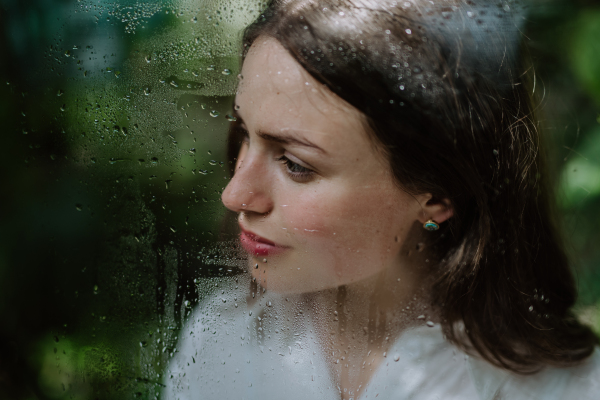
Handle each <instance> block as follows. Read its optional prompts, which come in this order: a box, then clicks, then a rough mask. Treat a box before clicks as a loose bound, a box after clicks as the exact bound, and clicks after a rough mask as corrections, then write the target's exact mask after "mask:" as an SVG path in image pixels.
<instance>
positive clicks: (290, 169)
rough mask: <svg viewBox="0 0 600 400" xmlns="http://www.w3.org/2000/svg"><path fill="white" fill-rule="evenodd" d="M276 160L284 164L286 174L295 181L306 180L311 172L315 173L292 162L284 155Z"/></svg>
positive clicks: (311, 174)
mask: <svg viewBox="0 0 600 400" xmlns="http://www.w3.org/2000/svg"><path fill="white" fill-rule="evenodd" d="M277 161H280V162H281V163H282V164H284V165H285V167H286V171H287V173H288V175H289V176H290V177H291V178H292V179H294V180H296V181H307V180H309V179H310V178H312V176H313V174H314V173H315V172H314V171H313V170H311V169H308V168H306V167H303V166H302V165H300V164H298V163H295V162H293V161H292V160H290V159H289V158H287V157H286V156H285V155H283V156H281V157H279V158H278V159H277Z"/></svg>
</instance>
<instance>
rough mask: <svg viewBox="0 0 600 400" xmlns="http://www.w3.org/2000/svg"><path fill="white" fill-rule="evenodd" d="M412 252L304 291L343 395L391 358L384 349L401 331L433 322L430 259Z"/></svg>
mask: <svg viewBox="0 0 600 400" xmlns="http://www.w3.org/2000/svg"><path fill="white" fill-rule="evenodd" d="M415 253H416V254H414V253H412V252H411V253H409V252H408V251H406V252H403V255H402V256H399V258H398V263H396V264H395V265H393V266H391V267H390V268H387V269H385V270H384V271H383V272H381V273H380V274H377V275H375V276H372V277H370V278H369V279H367V280H364V281H361V282H357V283H354V284H351V285H344V286H340V287H337V288H334V289H328V290H324V291H321V292H317V293H311V294H306V295H304V297H305V299H306V303H307V305H308V306H309V308H310V309H311V311H312V312H310V315H311V318H312V319H313V326H315V327H316V329H317V331H318V338H319V342H320V345H321V348H322V350H323V354H325V355H326V360H327V362H328V364H329V365H330V369H331V372H332V376H333V377H334V379H335V380H336V381H337V384H338V385H339V387H340V390H341V391H342V399H346V398H352V397H354V398H356V397H357V396H358V395H359V394H360V393H362V391H361V389H362V388H364V386H365V385H366V384H367V383H368V382H369V380H370V378H371V376H372V374H373V373H374V372H375V371H376V369H377V367H378V366H379V364H381V363H382V362H383V361H384V360H385V359H386V358H389V359H391V358H393V357H394V356H395V355H388V354H387V353H388V351H389V349H390V348H391V347H392V346H393V344H394V343H395V341H396V340H397V339H398V338H399V337H400V335H401V334H402V332H403V331H405V330H406V329H407V328H409V327H413V326H417V325H420V324H425V323H426V322H429V321H436V320H437V317H436V315H434V310H433V309H432V307H431V301H430V298H429V292H430V290H429V288H430V287H431V276H432V274H431V273H430V272H429V270H430V268H428V263H429V262H428V261H426V260H427V258H426V257H425V255H424V254H423V253H420V252H418V251H415ZM351 393H352V394H351Z"/></svg>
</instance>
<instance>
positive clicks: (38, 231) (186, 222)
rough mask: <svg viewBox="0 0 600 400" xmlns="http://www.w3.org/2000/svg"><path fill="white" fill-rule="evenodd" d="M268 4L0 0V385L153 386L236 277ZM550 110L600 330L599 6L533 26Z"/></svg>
mask: <svg viewBox="0 0 600 400" xmlns="http://www.w3.org/2000/svg"><path fill="white" fill-rule="evenodd" d="M260 7H261V4H260V1H251V0H247V1H246V0H244V1H233V0H232V1H225V0H214V1H196V2H193V1H183V0H182V1H175V0H172V1H163V2H156V1H155V2H151V1H120V2H108V1H86V0H81V1H75V0H73V1H67V0H53V1H50V0H49V1H41V0H39V1H31V2H29V3H28V4H27V5H25V4H21V3H18V2H16V1H9V0H3V1H1V2H0V57H1V58H0V118H1V120H2V122H3V125H2V133H3V136H2V139H3V144H2V147H1V148H2V154H1V157H0V160H1V162H2V168H1V172H0V173H1V174H2V182H3V188H2V194H1V195H0V198H1V199H2V204H3V207H2V208H1V209H0V316H1V317H2V323H1V324H0V354H2V356H1V357H0V398H2V399H4V398H6V399H67V398H68V399H120V398H131V397H136V398H142V399H153V398H155V397H156V396H157V393H158V392H159V389H160V386H161V380H162V379H163V374H164V373H165V370H164V368H165V365H166V363H167V362H168V359H169V357H170V355H171V354H172V353H173V352H174V351H176V345H177V336H178V334H179V327H180V326H181V322H182V320H183V318H184V317H185V315H186V314H187V313H188V312H189V311H190V310H191V308H192V307H193V305H194V304H195V303H196V302H197V301H198V300H199V297H202V296H205V295H208V293H209V292H210V290H212V289H211V288H209V287H205V285H206V284H205V282H204V281H203V280H202V279H201V278H203V277H208V276H222V275H228V274H233V273H235V263H236V259H235V255H234V253H232V252H230V251H229V249H228V247H227V246H228V245H227V243H228V242H227V240H218V239H223V238H225V239H227V236H226V234H224V233H222V232H223V222H222V221H223V215H224V214H223V208H222V207H221V205H220V193H221V191H222V189H223V187H224V186H225V184H226V179H227V176H228V172H227V171H228V168H229V165H228V164H227V160H226V156H225V145H224V144H225V136H226V129H227V125H228V122H229V121H228V119H227V115H228V114H229V113H230V112H231V110H230V107H231V105H232V101H233V97H232V95H233V92H234V88H235V84H236V82H237V79H236V76H237V74H238V70H239V65H238V61H239V32H240V29H242V28H243V26H244V25H245V24H247V23H248V22H249V21H250V20H252V18H253V17H254V16H255V15H257V10H259V9H260ZM525 34H526V36H527V37H528V38H529V40H527V44H528V45H529V47H530V49H531V54H532V57H533V60H534V63H535V68H536V76H537V77H538V82H541V83H538V88H537V89H536V90H538V94H540V97H542V107H541V108H540V110H539V117H540V118H541V120H542V124H543V126H544V130H543V132H544V136H545V138H546V139H547V140H546V141H547V142H548V144H549V151H548V153H549V160H550V163H551V167H552V170H553V172H554V176H555V178H554V180H553V182H554V183H555V186H556V189H557V195H558V197H559V198H558V200H559V204H560V208H559V212H560V214H561V215H560V217H561V218H562V219H563V220H564V232H565V237H566V239H567V240H568V243H569V249H570V254H571V256H572V258H573V262H574V268H575V269H576V272H577V275H578V282H579V285H580V289H581V298H580V310H581V315H582V316H583V318H586V319H587V320H588V321H589V322H590V323H592V324H595V327H596V329H597V330H598V331H599V332H600V318H599V311H598V308H597V306H596V305H597V304H598V302H599V301H600V246H598V244H599V243H600V231H599V229H598V227H599V226H600V212H599V211H600V40H598V38H600V8H597V7H596V8H594V6H593V5H588V4H586V2H584V1H580V2H577V1H567V0H564V1H554V2H541V5H539V6H538V7H535V8H534V9H533V12H532V14H531V15H530V17H529V20H528V24H527V31H526V32H525Z"/></svg>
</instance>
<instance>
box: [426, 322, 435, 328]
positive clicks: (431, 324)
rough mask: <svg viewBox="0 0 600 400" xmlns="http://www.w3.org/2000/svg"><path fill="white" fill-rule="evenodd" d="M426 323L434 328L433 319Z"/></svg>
mask: <svg viewBox="0 0 600 400" xmlns="http://www.w3.org/2000/svg"><path fill="white" fill-rule="evenodd" d="M425 324H427V326H428V327H430V328H433V326H434V325H435V324H434V323H433V321H427V322H426V323H425Z"/></svg>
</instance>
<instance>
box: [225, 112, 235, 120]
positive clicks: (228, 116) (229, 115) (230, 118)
mask: <svg viewBox="0 0 600 400" xmlns="http://www.w3.org/2000/svg"><path fill="white" fill-rule="evenodd" d="M225 118H227V120H228V121H230V122H235V121H237V118H236V117H234V116H233V115H231V114H227V115H226V116H225Z"/></svg>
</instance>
